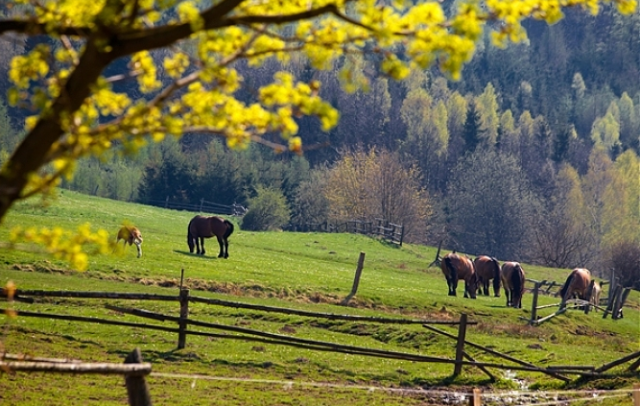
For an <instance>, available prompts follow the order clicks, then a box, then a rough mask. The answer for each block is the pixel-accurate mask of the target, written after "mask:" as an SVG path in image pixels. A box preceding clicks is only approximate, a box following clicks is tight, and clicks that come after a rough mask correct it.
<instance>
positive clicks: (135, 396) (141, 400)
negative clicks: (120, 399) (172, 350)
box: [124, 348, 151, 406]
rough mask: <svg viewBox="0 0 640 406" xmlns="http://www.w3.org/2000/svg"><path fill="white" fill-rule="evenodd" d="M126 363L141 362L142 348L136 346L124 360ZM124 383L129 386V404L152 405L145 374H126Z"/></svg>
mask: <svg viewBox="0 0 640 406" xmlns="http://www.w3.org/2000/svg"><path fill="white" fill-rule="evenodd" d="M124 363H125V364H141V363H142V355H141V354H140V349H139V348H136V349H135V350H133V351H131V353H129V355H127V358H125V360H124ZM124 383H125V385H126V386H127V396H128V398H129V406H151V395H150V394H149V387H147V382H146V381H145V380H144V376H138V375H125V377H124Z"/></svg>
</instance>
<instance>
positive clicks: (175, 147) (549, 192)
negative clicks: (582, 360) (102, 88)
mask: <svg viewBox="0 0 640 406" xmlns="http://www.w3.org/2000/svg"><path fill="white" fill-rule="evenodd" d="M525 28H527V30H528V33H529V39H528V41H526V42H525V43H521V44H515V45H508V46H507V47H506V48H504V49H499V48H496V47H493V46H490V45H489V42H490V41H489V38H486V39H485V40H483V41H481V43H480V46H479V48H478V50H477V51H476V53H475V55H474V57H473V59H472V60H471V62H470V63H469V64H468V65H466V67H465V68H464V69H463V72H462V78H461V79H460V80H459V81H451V80H448V79H447V78H446V76H445V75H442V74H441V73H440V72H439V71H438V69H437V68H432V69H428V70H424V71H414V72H412V73H411V75H410V76H409V77H408V78H407V79H405V80H403V81H395V80H393V79H390V78H388V77H387V76H385V75H384V74H382V72H380V71H379V70H378V69H377V68H376V66H377V65H378V64H376V63H374V62H376V61H374V60H369V59H367V58H344V59H342V60H341V62H340V63H337V64H335V66H334V68H333V69H330V70H328V71H318V70H315V69H314V68H313V67H312V66H311V63H310V62H309V61H308V60H307V59H305V58H303V57H292V58H291V59H290V60H289V61H288V62H286V63H285V62H282V61H276V60H269V61H267V62H266V63H265V64H264V65H263V66H262V67H261V68H260V69H257V70H256V69H253V70H252V71H251V72H250V73H248V72H247V74H246V75H245V89H249V90H250V89H258V88H260V87H261V86H263V85H265V84H267V83H269V82H270V81H271V80H272V78H273V75H274V74H275V73H276V72H279V71H285V72H288V73H290V74H291V75H293V76H294V77H295V78H297V79H299V80H303V81H305V82H309V81H311V80H316V79H317V80H319V81H321V82H322V84H323V85H322V89H321V91H320V95H321V96H322V98H323V99H324V100H326V101H328V102H329V103H330V104H331V105H332V106H334V107H336V108H337V109H338V111H339V112H340V121H339V124H338V125H337V126H336V127H335V128H334V129H332V130H331V131H329V132H324V131H322V129H321V127H320V125H319V124H318V122H317V120H314V119H313V118H309V117H302V118H299V119H297V122H298V125H299V128H300V130H299V134H300V135H301V137H302V138H303V139H304V140H305V148H306V150H305V152H304V153H303V154H302V155H300V156H299V155H296V154H291V153H280V154H278V153H276V152H274V151H273V150H272V149H270V148H265V147H262V146H260V145H251V146H250V147H249V148H248V149H245V150H231V149H229V148H228V147H227V146H226V145H224V144H223V143H222V142H219V141H218V140H216V139H215V138H212V137H209V136H206V135H202V134H195V133H194V134H189V133H187V134H185V135H184V136H182V137H181V138H179V139H177V138H174V137H168V138H165V140H164V141H162V142H161V143H157V144H155V143H150V144H148V145H141V146H140V148H139V151H138V153H137V154H133V155H122V154H119V153H118V151H117V150H115V151H113V152H112V153H108V154H107V155H106V156H104V157H103V158H102V159H99V158H87V159H82V160H80V161H79V162H78V163H77V168H76V171H75V175H74V176H73V178H71V179H66V180H64V182H63V184H62V187H64V188H69V189H73V190H77V191H80V192H82V193H87V194H93V195H97V196H103V197H108V198H112V199H118V200H126V201H133V202H141V203H151V202H154V201H165V200H166V199H171V200H172V201H179V202H191V203H196V202H198V201H200V199H205V200H208V201H212V202H216V203H219V204H233V203H239V204H243V205H247V206H248V207H249V214H250V216H249V219H251V220H250V223H251V224H249V220H247V224H246V226H247V227H251V229H261V228H262V229H273V228H284V227H287V226H295V225H303V224H307V223H316V222H321V221H324V220H327V219H330V220H336V221H339V220H344V219H348V218H369V219H370V218H375V217H381V218H385V219H386V220H388V221H391V222H394V223H401V224H405V225H406V227H407V234H406V241H409V242H416V243H425V244H432V245H437V244H438V243H440V242H441V241H442V242H443V247H444V248H445V249H456V250H458V251H462V252H466V253H469V254H472V255H479V254H487V255H492V256H495V257H497V258H500V259H504V260H519V261H528V262H533V263H539V264H544V265H548V266H553V267H562V268H568V267H576V266H582V267H589V268H591V269H593V270H594V271H595V272H596V273H597V274H601V275H604V274H605V273H606V271H607V270H608V269H609V268H610V267H613V266H614V264H615V263H616V262H615V261H616V260H618V261H620V259H619V258H620V257H623V256H624V255H626V256H627V257H628V258H631V259H629V261H631V263H632V264H633V263H634V261H636V262H635V264H637V263H638V261H639V260H638V258H640V212H639V207H640V172H639V171H640V160H639V158H638V156H639V154H640V14H639V13H638V12H637V11H636V13H634V14H633V15H631V16H621V15H620V14H619V13H617V12H615V11H614V10H613V9H612V8H605V9H603V10H602V11H601V12H600V13H599V14H598V15H597V16H595V17H594V16H591V15H588V14H586V13H584V12H581V11H578V10H568V12H567V14H566V16H565V18H564V19H563V20H562V21H560V22H559V23H557V24H554V25H547V24H545V23H540V22H528V23H526V27H525ZM37 41H38V40H37V39H32V40H30V41H26V40H24V39H22V38H20V37H15V38H14V39H13V40H11V41H7V40H4V41H2V40H0V50H1V51H2V52H1V53H0V59H1V60H2V63H0V94H1V95H3V96H2V97H0V147H1V149H0V161H1V162H4V161H6V159H7V157H8V156H9V154H10V153H11V152H12V151H13V149H14V147H15V146H16V145H17V143H18V142H19V140H20V139H21V137H22V136H23V134H24V120H25V118H26V112H25V111H23V110H20V109H17V108H12V107H9V103H8V102H7V100H6V99H5V98H4V95H5V94H6V93H7V90H8V89H9V87H10V83H9V82H8V81H7V73H8V68H9V61H10V60H11V58H12V57H13V56H15V55H19V54H23V53H26V52H27V51H28V50H30V49H32V48H33V47H34V46H36V45H37ZM152 55H153V53H152ZM153 56H154V57H157V58H160V57H161V56H162V55H160V54H158V55H153ZM369 58H375V56H370V57H369ZM245 68H246V67H243V66H242V64H240V66H238V68H237V69H238V70H239V71H240V72H243V69H245ZM345 68H347V69H345ZM110 69H114V70H115V69H116V68H110ZM344 72H350V73H351V74H350V75H349V76H348V77H346V76H345V75H344ZM112 73H114V74H115V73H117V72H115V71H114V72H112ZM161 75H162V73H161ZM161 78H162V77H161ZM126 83H127V82H124V83H122V84H119V85H120V86H126ZM269 136H272V137H273V138H274V139H275V138H277V137H278V134H275V133H274V134H271V135H267V136H266V137H265V138H266V139H269ZM265 208H269V210H268V212H269V213H277V216H272V217H270V218H269V219H266V218H265V219H264V221H261V220H260V219H261V218H262V217H266V216H267V215H266V214H263V215H261V216H258V215H257V214H256V213H261V212H262V213H266V211H265ZM252 211H253V213H252ZM623 254H624V255H623ZM639 265H640V264H639ZM638 268H640V266H636V269H638ZM634 277H635V279H633V278H634ZM629 280H630V281H632V282H633V281H637V280H640V275H632V276H630V279H629ZM630 283H631V282H630Z"/></svg>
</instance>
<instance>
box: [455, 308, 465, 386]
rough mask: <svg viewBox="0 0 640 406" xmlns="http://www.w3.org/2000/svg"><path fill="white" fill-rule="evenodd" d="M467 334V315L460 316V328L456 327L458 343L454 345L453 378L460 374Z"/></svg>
mask: <svg viewBox="0 0 640 406" xmlns="http://www.w3.org/2000/svg"><path fill="white" fill-rule="evenodd" d="M466 334H467V314H466V313H462V314H461V315H460V326H459V327H458V343H457V344H456V364H455V367H454V368H453V376H454V377H455V376H458V375H460V373H461V372H462V363H461V361H462V357H463V356H464V340H465V336H466Z"/></svg>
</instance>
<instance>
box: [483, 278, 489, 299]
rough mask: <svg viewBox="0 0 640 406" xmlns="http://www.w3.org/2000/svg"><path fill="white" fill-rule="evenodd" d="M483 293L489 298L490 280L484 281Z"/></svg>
mask: <svg viewBox="0 0 640 406" xmlns="http://www.w3.org/2000/svg"><path fill="white" fill-rule="evenodd" d="M482 291H483V293H484V295H485V296H489V280H488V279H485V280H483V281H482Z"/></svg>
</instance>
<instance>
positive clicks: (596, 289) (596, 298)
mask: <svg viewBox="0 0 640 406" xmlns="http://www.w3.org/2000/svg"><path fill="white" fill-rule="evenodd" d="M600 293H602V288H601V287H600V284H599V283H598V281H596V280H594V281H593V291H591V304H592V305H593V310H594V311H596V312H597V311H598V306H600Z"/></svg>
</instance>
